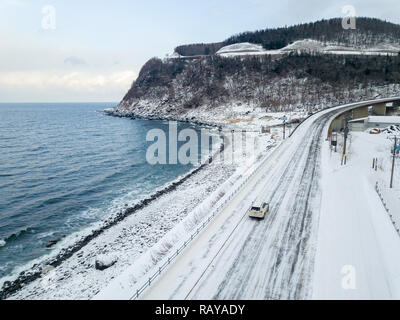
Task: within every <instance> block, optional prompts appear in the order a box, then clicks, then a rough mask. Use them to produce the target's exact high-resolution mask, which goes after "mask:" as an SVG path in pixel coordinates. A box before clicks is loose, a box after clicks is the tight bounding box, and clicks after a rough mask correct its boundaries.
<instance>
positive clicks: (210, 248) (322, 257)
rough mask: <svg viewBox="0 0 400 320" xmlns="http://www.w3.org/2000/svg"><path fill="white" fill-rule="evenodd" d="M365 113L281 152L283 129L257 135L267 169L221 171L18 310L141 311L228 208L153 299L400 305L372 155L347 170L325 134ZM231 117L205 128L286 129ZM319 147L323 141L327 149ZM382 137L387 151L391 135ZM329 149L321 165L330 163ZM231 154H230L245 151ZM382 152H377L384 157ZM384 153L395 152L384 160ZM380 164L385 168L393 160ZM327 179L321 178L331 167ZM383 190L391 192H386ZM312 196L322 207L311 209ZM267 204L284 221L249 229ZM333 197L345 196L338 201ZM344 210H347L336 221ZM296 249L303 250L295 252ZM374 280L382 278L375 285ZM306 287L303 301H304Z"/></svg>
mask: <svg viewBox="0 0 400 320" xmlns="http://www.w3.org/2000/svg"><path fill="white" fill-rule="evenodd" d="M384 101H385V100H382V102H384ZM368 103H370V102H366V104H368ZM353 105H355V104H350V105H347V106H340V107H337V108H334V109H330V110H325V111H322V112H321V113H319V114H315V115H313V116H311V117H310V118H309V119H308V120H306V121H305V122H304V123H303V124H302V125H301V126H300V127H299V128H298V130H297V131H296V133H295V134H294V135H293V136H292V137H291V138H290V139H288V140H286V141H284V142H283V143H281V144H278V143H279V140H280V136H281V128H279V127H277V128H273V130H272V133H271V134H266V135H261V134H259V133H258V131H257V132H251V131H250V130H249V134H251V135H253V136H254V137H257V138H258V140H259V144H260V149H259V150H258V151H257V152H259V153H257V154H256V155H254V158H255V159H256V164H255V165H254V162H252V161H247V160H246V159H239V160H238V162H235V163H229V164H227V163H225V162H223V161H222V160H221V161H213V163H212V164H210V165H208V166H206V167H205V168H204V169H202V170H200V171H199V172H198V173H196V174H195V175H194V176H193V177H191V178H190V179H188V180H187V181H186V182H184V183H183V184H182V185H181V186H179V187H178V188H177V189H176V190H175V191H173V192H170V193H168V194H165V195H163V196H162V197H160V198H159V199H158V200H156V201H155V202H153V203H151V204H150V205H148V206H147V207H145V208H143V209H141V210H140V211H138V212H137V213H135V214H134V215H131V216H129V217H128V218H126V219H125V220H123V221H122V222H121V223H119V224H117V225H115V226H113V227H112V228H110V229H108V230H106V231H105V232H104V233H103V234H101V235H100V236H99V237H97V238H96V239H94V240H93V241H91V242H90V243H89V244H88V245H86V246H85V247H84V248H82V249H81V250H80V251H79V252H77V253H76V254H74V255H73V256H72V257H71V258H70V259H68V260H66V261H64V262H63V263H62V264H61V265H60V266H58V267H57V268H55V270H54V271H55V277H54V278H52V279H51V281H52V282H51V285H50V286H45V287H44V286H43V284H42V282H41V280H40V279H39V280H37V281H34V282H32V283H31V284H28V285H26V286H25V287H24V288H23V289H22V290H20V291H19V292H17V293H16V294H15V295H13V296H12V297H11V299H91V298H95V299H105V298H107V299H111V298H112V299H118V298H120V299H129V298H131V297H132V296H133V295H134V294H135V292H136V289H137V288H139V287H140V286H142V285H143V281H146V280H145V279H147V278H148V276H149V275H151V274H153V273H154V271H155V270H158V267H159V266H160V264H162V263H163V262H165V260H166V259H167V258H168V257H169V256H170V254H171V253H172V252H174V250H175V249H176V248H177V247H179V246H180V245H181V244H182V242H183V241H184V240H185V239H187V237H188V236H190V234H192V232H193V231H194V230H196V228H197V227H198V226H200V225H202V223H203V222H204V221H207V219H208V218H209V217H210V214H211V213H212V212H213V210H214V209H215V208H216V207H217V206H219V204H220V203H225V205H224V207H223V209H222V210H221V211H219V212H218V214H217V215H216V216H215V218H213V220H212V222H211V223H209V224H208V225H207V226H206V227H205V229H204V230H203V231H201V232H200V234H199V235H198V236H197V237H196V238H195V240H194V241H193V242H192V243H191V244H190V246H188V247H187V248H186V249H185V250H184V251H183V252H182V253H181V254H180V255H179V256H178V258H177V260H175V262H174V263H173V264H172V265H171V266H170V268H168V270H167V271H166V272H165V273H163V275H162V277H161V278H159V280H157V282H156V283H155V284H153V286H152V287H150V290H148V291H146V292H145V293H144V296H143V297H144V298H174V299H176V298H193V299H198V298H207V299H208V298H246V299H247V298H254V299H259V298H263V299H265V298H271V299H276V298H280V299H285V298H300V299H307V298H310V297H313V298H329V297H333V298H337V297H338V298H340V297H346V298H347V297H349V298H353V297H360V298H364V297H374V298H375V297H395V296H396V297H397V294H398V288H399V286H398V279H399V277H398V275H399V273H398V271H397V270H400V268H399V267H400V266H399V265H398V263H399V261H400V258H399V257H398V255H399V254H398V253H400V250H398V249H400V248H398V245H399V244H398V243H397V242H396V241H395V240H396V239H397V241H398V238H399V236H398V234H397V233H396V230H395V228H393V225H392V223H391V221H390V219H389V216H388V214H387V213H386V211H384V209H383V206H382V203H381V200H380V199H379V197H378V196H377V194H376V192H375V190H374V184H375V182H376V180H375V178H374V179H372V180H368V179H367V180H365V178H363V177H364V176H363V171H362V170H364V169H365V168H368V166H370V165H371V163H370V162H371V160H372V159H370V158H371V157H372V155H371V153H370V152H371V151H362V152H361V151H358V149H357V148H356V143H355V141H357V140H355V139H353V140H352V143H351V144H350V149H349V150H350V155H351V157H350V158H349V164H348V166H346V167H345V168H340V167H338V166H337V162H338V159H335V158H334V156H335V155H333V156H332V159H331V160H329V159H330V158H329V157H330V153H329V148H328V147H327V142H324V139H323V138H324V137H325V136H326V132H325V131H326V130H327V128H326V126H325V127H324V128H325V129H324V130H325V131H324V132H323V134H322V135H321V133H320V131H319V130H320V129H321V128H322V125H323V122H320V120H319V119H320V117H323V116H324V115H326V114H327V113H329V112H331V110H339V109H341V108H347V107H350V106H353ZM229 110H230V111H229V112H231V113H232V114H230V115H229V118H228V119H227V120H224V119H221V118H218V116H217V117H216V116H215V114H212V113H211V114H207V113H205V114H204V118H205V119H208V120H210V121H211V120H212V119H219V120H218V121H220V122H221V123H225V124H226V125H225V126H224V128H225V129H226V130H228V129H227V128H236V129H237V130H240V129H247V128H249V123H250V124H251V123H252V122H246V121H239V122H237V121H233V122H232V121H231V120H235V118H234V117H236V116H237V115H239V116H241V118H240V120H247V118H246V117H247V116H248V115H246V116H243V112H244V113H247V112H248V111H250V113H253V114H254V115H257V114H258V115H259V116H257V117H254V118H255V119H253V120H252V121H253V122H257V121H258V122H259V123H262V121H265V123H268V124H270V125H272V124H273V123H274V122H276V123H277V124H278V123H281V122H282V120H281V119H280V118H281V117H282V115H283V114H284V113H276V114H273V115H268V114H265V113H261V111H260V113H258V112H259V111H257V109H256V108H253V107H252V106H249V105H243V104H240V105H239V104H238V105H234V106H232V108H230V109H229ZM270 116H271V118H268V119H261V118H263V117H270ZM258 122H257V126H258V125H259V123H258ZM230 126H231V127H230ZM257 126H254V128H256V127H257ZM229 131H230V129H229ZM355 136H356V135H354V137H355ZM317 137H319V138H320V139H321V141H318V140H316V138H317ZM368 137H372V136H369V135H368ZM376 137H377V138H376V139H378V138H379V139H383V138H384V137H386V135H378V136H376ZM382 137H383V138H382ZM373 139H375V138H373ZM359 141H361V140H359ZM319 145H321V147H322V154H321V157H322V158H321V161H319V160H318V157H319V156H318V152H317V150H318V148H319ZM369 145H370V141H368V142H367V143H364V145H362V146H361V147H360V150H364V149H366V150H369V149H368V148H369V147H368V146H369ZM227 147H228V150H229V148H232V147H233V146H232V145H228V146H227ZM312 148H314V149H312ZM380 148H382V147H381V146H380V145H377V146H376V148H375V149H376V150H375V151H374V152H378V151H379V150H380ZM310 150H311V151H310ZM313 150H314V151H313ZM235 151H236V152H239V151H238V150H236V149H235ZM384 151H385V148H383V149H382V150H381V152H384ZM357 152H360V154H362V156H360V159H358V158H356V154H357ZM234 154H235V153H234ZM368 154H369V156H368ZM314 156H315V158H313V157H314ZM377 156H379V159H380V158H381V157H383V154H382V155H380V154H378V155H377ZM310 157H311V159H315V160H313V161H315V162H312V163H314V164H315V163H317V164H318V163H321V165H322V167H321V174H322V179H319V178H318V177H319V176H318V173H317V174H316V175H315V177H314V174H313V170H311V169H312V168H313V167H314V166H309V165H307V163H308V161H310V160H309V159H310ZM353 157H354V159H353ZM364 158H365V159H364ZM355 159H357V161H356V160H355ZM353 161H354V163H357V164H359V163H365V165H364V164H363V166H360V168H358V165H357V166H356V165H352V163H353ZM367 163H368V166H367ZM382 165H384V163H382ZM385 166H386V165H385ZM316 168H317V169H316V170H317V172H319V171H318V168H319V165H316ZM352 168H353V169H355V170H356V171H354V170H352ZM361 168H363V169H361ZM385 168H386V167H385ZM357 170H358V171H357ZM252 173H254V174H252ZM372 174H375V173H372ZM399 179H400V177H399ZM349 180H350V181H349ZM266 182H267V183H266ZM345 182H348V186H347V187H342V184H343V183H344V185H345V186H346V184H345ZM338 185H339V186H341V187H340V188H338ZM381 185H382V188H384V187H385V185H384V184H383V182H382V184H381ZM319 186H321V188H319ZM360 186H362V187H360ZM354 190H357V193H356V192H353V191H354ZM306 191H307V192H309V197H310V198H307V199H308V200H306V201H304V197H305V194H304V192H306ZM274 192H276V193H274ZM321 192H322V193H321ZM260 194H265V195H266V197H267V198H268V199H267V200H268V202H270V203H271V204H272V206H271V208H272V212H273V214H271V215H269V217H268V218H266V220H264V221H263V222H261V223H260V222H255V221H253V220H249V219H247V218H248V217H247V215H246V212H247V209H248V207H249V206H250V204H251V203H252V201H253V200H254V199H255V198H256V197H258V196H259V195H260ZM332 194H334V195H337V196H336V197H332ZM272 195H274V196H272ZM227 199H229V201H227ZM338 199H340V201H339V200H338ZM354 199H358V200H359V201H357V202H356V205H357V206H355V207H351V205H352V203H353V202H354V201H353V200H354ZM305 203H306V204H307V206H308V208H309V210H310V212H309V214H308V215H307V219H311V220H307V219H306V221H309V225H307V228H305V229H304V230H299V226H300V225H301V223H300V221H301V220H298V219H300V218H302V212H303V211H301V210H302V208H303V205H304V204H305ZM388 203H389V201H388ZM320 204H321V205H322V209H321V210H320ZM338 206H339V208H341V209H343V210H336V208H337V207H338ZM303 209H304V208H303ZM378 209H380V210H378ZM299 210H300V211H299ZM305 212H307V211H305ZM320 212H321V218H320V220H319V214H320ZM283 230H286V232H283ZM293 237H298V238H296V239H295V240H293V239H292V238H293ZM288 239H292V240H291V241H289V240H288ZM304 239H309V240H307V241H308V242H307V246H306V251H305V252H304V253H302V254H300V255H296V253H295V251H293V250H294V249H293V248H294V247H293V244H294V243H296V241H298V242H299V243H303V241H304ZM349 241H350V242H349ZM246 244H247V246H249V247H246ZM315 252H316V255H315ZM396 252H398V253H396ZM282 254H283V260H282V261H281V263H279V264H277V260H276V259H277V257H278V256H280V255H282ZM99 255H100V257H101V256H102V255H104V257H110V256H112V255H115V256H117V257H118V261H117V262H116V263H115V264H114V265H112V266H111V267H110V268H108V269H106V270H103V271H99V270H96V269H95V268H94V264H95V261H96V258H97V257H99ZM314 256H315V262H316V263H315V266H314ZM297 258H298V260H297ZM296 261H299V262H296ZM297 263H299V264H298V265H297ZM343 265H354V266H355V267H356V270H357V279H358V280H357V285H358V288H360V289H358V291H357V290H356V293H355V292H354V291H351V292H350V291H346V292H344V293H343V290H342V289H341V287H339V286H340V283H341V282H340V280H341V278H340V277H341V273H340V272H341V270H342V269H341V268H342V267H343ZM292 266H294V269H293V270H294V271H293V270H292V269H291V267H292ZM314 267H315V273H314ZM337 268H339V269H337ZM265 270H269V271H268V272H269V273H267V275H270V276H271V278H269V279H267V278H266V274H265ZM374 271H376V272H377V275H374V276H372V274H373V272H374ZM313 275H314V281H312V279H313ZM224 276H226V277H227V278H226V279H225V278H224ZM374 277H375V278H374ZM200 280H202V281H200ZM225 280H230V281H231V282H230V283H229V285H224V283H225V282H224V281H225ZM338 281H339V282H338ZM260 283H261V284H262V285H261V284H260ZM299 283H301V287H302V290H300V291H299V292H297V290H296V288H297V285H298V284H299ZM238 288H241V289H240V290H239V289H238ZM368 288H371V289H368ZM312 289H314V291H313V290H312ZM349 292H350V293H349ZM311 294H312V296H311Z"/></svg>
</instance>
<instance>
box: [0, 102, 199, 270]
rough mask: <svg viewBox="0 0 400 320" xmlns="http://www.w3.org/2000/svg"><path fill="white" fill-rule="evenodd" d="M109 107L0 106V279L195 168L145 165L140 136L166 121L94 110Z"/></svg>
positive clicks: (145, 145)
mask: <svg viewBox="0 0 400 320" xmlns="http://www.w3.org/2000/svg"><path fill="white" fill-rule="evenodd" d="M112 106H115V103H74V104H68V103H62V104H61V103H58V104H50V103H48V104H27V103H26V104H5V103H3V104H0V278H1V277H4V276H7V275H9V274H11V273H12V272H13V270H15V268H17V267H19V266H21V265H25V264H26V263H28V262H30V261H32V260H34V259H37V258H40V257H41V256H43V255H45V254H48V253H49V252H50V251H49V250H52V249H46V244H47V243H48V242H49V241H50V240H54V239H57V238H62V237H65V236H69V235H71V234H73V233H74V232H78V231H80V230H82V229H84V228H87V227H88V226H90V225H91V224H94V223H96V222H98V221H100V220H101V219H104V218H106V217H107V216H109V215H110V214H112V213H113V212H115V211H116V210H118V211H119V210H121V209H122V208H123V207H124V205H125V204H126V203H132V202H134V201H135V200H136V201H137V200H138V199H140V198H142V197H144V196H145V195H148V194H150V193H152V192H154V191H155V189H157V188H160V187H162V186H163V185H165V184H166V183H168V182H170V181H172V180H175V179H176V178H177V177H179V176H180V175H183V174H185V173H186V172H188V171H190V170H191V169H192V168H193V166H192V165H191V164H188V165H182V164H176V165H150V164H149V163H147V161H146V157H145V155H146V150H147V148H148V146H149V145H150V144H152V142H146V139H145V137H146V133H147V132H148V130H150V129H152V128H160V129H163V130H165V131H166V132H168V123H167V122H163V121H154V120H132V119H126V118H114V117H110V116H106V115H104V114H103V113H100V112H98V110H102V109H105V108H108V107H112ZM185 127H191V128H194V129H195V130H196V131H197V132H199V130H200V128H199V127H196V126H193V125H191V124H187V123H179V125H178V129H179V130H180V129H182V128H185ZM200 151H201V150H200Z"/></svg>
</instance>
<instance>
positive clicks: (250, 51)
mask: <svg viewBox="0 0 400 320" xmlns="http://www.w3.org/2000/svg"><path fill="white" fill-rule="evenodd" d="M216 54H217V55H221V56H224V57H234V56H238V55H255V54H265V50H264V49H263V47H262V46H261V45H260V44H254V43H249V42H242V43H235V44H231V45H228V46H225V47H222V48H221V49H219V50H218V51H217V53H216Z"/></svg>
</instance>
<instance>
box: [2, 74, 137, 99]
mask: <svg viewBox="0 0 400 320" xmlns="http://www.w3.org/2000/svg"><path fill="white" fill-rule="evenodd" d="M136 77H137V75H136V73H135V72H133V71H131V70H123V71H117V72H111V73H91V72H42V71H28V72H23V71H17V72H2V73H0V96H2V97H3V99H4V101H14V100H16V99H18V98H19V97H21V94H20V93H21V92H23V93H24V99H23V100H24V101H33V100H37V99H36V96H38V95H40V94H42V95H43V96H45V97H46V100H50V101H52V100H53V101H55V100H56V99H57V100H60V99H61V100H65V101H71V100H74V98H75V97H90V99H91V100H93V99H96V97H105V99H108V100H109V99H120V98H122V97H123V95H124V94H125V93H126V92H127V90H128V89H129V88H130V87H131V84H132V81H133V80H135V79H136ZM18 92H19V94H17V93H18ZM31 97H32V98H31ZM55 97H56V98H55ZM107 97H108V98H107Z"/></svg>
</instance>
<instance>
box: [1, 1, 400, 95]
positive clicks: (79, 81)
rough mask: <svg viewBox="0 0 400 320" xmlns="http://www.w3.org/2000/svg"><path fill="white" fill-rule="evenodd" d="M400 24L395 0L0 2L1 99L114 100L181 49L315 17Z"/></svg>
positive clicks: (398, 10)
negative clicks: (154, 63)
mask: <svg viewBox="0 0 400 320" xmlns="http://www.w3.org/2000/svg"><path fill="white" fill-rule="evenodd" d="M346 5H352V6H354V8H355V10H356V15H357V16H368V17H376V18H380V19H384V20H388V21H391V22H394V23H399V24H400V1H399V0H375V1H372V0H355V1H346V0H344V1H341V0H339V1H337V0H336V1H333V0H324V1H320V0H318V1H317V0H302V1H298V0H279V1H277V0H247V1H237V0H229V1H228V0H202V1H190V0H186V1H183V0H169V1H166V0H147V1H143V0H113V1H111V0H108V1H105V0H96V1H95V0H80V1H77V0H62V1H61V0H46V1H41V0H0V102H86V101H87V102H100V101H106V102H118V101H120V100H121V99H122V98H123V96H124V94H125V93H126V92H127V90H128V89H129V88H130V86H131V84H132V81H134V80H135V79H136V77H137V75H138V74H139V71H140V68H141V66H142V65H143V64H144V63H145V62H146V61H147V60H148V59H150V58H152V57H154V56H157V57H160V58H163V57H165V55H166V54H167V53H172V52H173V49H174V48H175V47H176V46H178V45H181V44H188V43H196V42H204V43H206V42H218V41H222V40H224V39H226V38H228V37H229V36H231V35H233V34H236V33H239V32H243V31H252V30H259V29H265V28H272V27H280V26H285V25H293V24H298V23H301V22H310V21H315V20H320V19H322V18H333V17H343V16H344V15H345V14H344V13H343V12H342V8H343V6H346Z"/></svg>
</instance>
